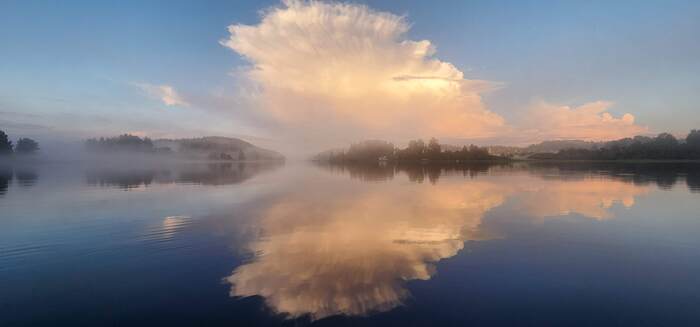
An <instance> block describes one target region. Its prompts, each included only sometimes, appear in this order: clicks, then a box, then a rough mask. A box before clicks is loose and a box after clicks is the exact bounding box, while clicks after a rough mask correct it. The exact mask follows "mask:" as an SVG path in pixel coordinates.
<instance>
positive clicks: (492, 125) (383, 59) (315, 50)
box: [221, 1, 504, 138]
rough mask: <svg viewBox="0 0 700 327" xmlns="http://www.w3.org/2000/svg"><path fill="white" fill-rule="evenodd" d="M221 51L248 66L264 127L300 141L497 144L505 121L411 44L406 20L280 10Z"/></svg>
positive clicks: (317, 5) (318, 8)
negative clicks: (299, 135)
mask: <svg viewBox="0 0 700 327" xmlns="http://www.w3.org/2000/svg"><path fill="white" fill-rule="evenodd" d="M228 29H229V32H230V36H229V38H228V39H225V40H222V41H221V44H222V45H224V46H226V47H228V48H231V49H233V50H234V51H236V52H237V53H238V54H240V55H242V56H243V57H245V58H246V59H247V60H248V61H249V62H250V63H251V67H250V69H248V70H247V71H246V72H245V74H246V76H247V78H248V80H249V81H251V82H252V83H254V84H255V85H257V86H259V88H258V89H259V92H260V94H259V98H258V102H257V104H256V105H257V106H258V108H259V109H260V111H261V112H262V113H263V114H264V115H265V116H266V117H268V118H270V119H272V120H274V121H277V122H279V123H280V125H283V126H287V127H289V128H290V129H293V130H296V131H302V132H303V133H308V132H316V133H318V134H319V135H321V134H323V135H335V136H341V135H342V136H346V137H349V138H358V137H366V136H368V135H378V136H382V137H389V138H391V137H394V138H400V137H418V136H420V137H428V136H439V137H440V136H443V137H468V138H478V137H487V136H492V135H495V134H497V133H498V132H499V130H500V129H501V128H502V127H503V126H504V120H503V118H502V117H501V116H499V115H498V114H496V113H493V112H491V111H489V110H487V109H486V107H485V106H484V104H483V103H482V97H481V95H482V93H483V92H485V91H487V90H489V89H493V88H495V87H497V84H496V83H490V82H487V81H479V80H469V79H465V78H464V74H463V73H462V72H461V71H460V70H459V69H457V68H456V67H455V66H453V65H452V64H450V63H448V62H444V61H440V60H438V59H435V58H434V57H433V55H434V54H435V47H434V46H433V45H432V44H431V43H430V41H427V40H422V41H412V40H409V39H407V37H406V32H407V31H408V29H409V24H408V23H407V22H406V21H405V19H404V18H403V17H400V16H396V15H393V14H390V13H385V12H378V11H374V10H372V9H370V8H368V7H366V6H363V5H356V4H341V3H327V2H314V1H309V2H306V1H286V2H284V3H283V5H281V6H279V7H274V8H271V9H269V10H267V11H265V12H264V14H263V16H262V19H261V22H260V23H259V24H257V25H231V26H229V28H228Z"/></svg>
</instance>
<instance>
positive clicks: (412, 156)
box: [326, 138, 504, 162]
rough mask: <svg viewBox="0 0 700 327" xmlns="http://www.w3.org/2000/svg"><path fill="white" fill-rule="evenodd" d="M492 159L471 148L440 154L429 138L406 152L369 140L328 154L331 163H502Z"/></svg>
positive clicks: (438, 147) (433, 141)
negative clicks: (490, 161) (469, 161)
mask: <svg viewBox="0 0 700 327" xmlns="http://www.w3.org/2000/svg"><path fill="white" fill-rule="evenodd" d="M503 159H504V158H503V157H496V156H492V155H490V154H489V153H488V150H487V149H485V148H479V147H477V146H474V145H471V146H469V147H463V148H462V149H461V150H459V151H443V150H442V146H441V145H440V143H439V142H438V140H437V139H435V138H432V139H430V141H429V142H428V144H427V145H426V143H425V142H424V141H423V140H420V139H418V140H412V141H410V142H409V143H408V147H406V148H405V149H399V148H396V147H394V145H393V144H391V143H389V142H386V141H379V140H371V141H363V142H360V143H355V144H352V145H351V146H350V148H348V150H347V151H345V152H341V153H330V154H329V155H328V157H327V158H326V160H327V161H330V162H377V161H383V160H386V161H463V160H464V161H466V160H503Z"/></svg>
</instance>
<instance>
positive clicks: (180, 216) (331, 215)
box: [0, 164, 700, 326]
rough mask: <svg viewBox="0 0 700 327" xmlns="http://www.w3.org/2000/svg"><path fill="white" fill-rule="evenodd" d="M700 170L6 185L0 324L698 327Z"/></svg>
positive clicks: (334, 169)
mask: <svg viewBox="0 0 700 327" xmlns="http://www.w3.org/2000/svg"><path fill="white" fill-rule="evenodd" d="M698 191H700V166H698V165H694V164H636V165H632V164H596V165H592V164H587V165H586V164H576V165H572V164H569V165H554V164H550V165H505V166H504V165H500V166H499V165H496V166H489V165H469V166H442V167H434V166H399V167H394V166H315V165H311V164H287V165H284V166H283V165H275V164H267V165H259V164H257V165H254V164H213V165H206V164H201V165H196V164H188V165H166V166H156V167H150V168H138V169H126V168H119V167H112V168H106V167H102V168H98V167H91V166H80V167H75V166H69V165H59V164H53V165H49V164H47V165H37V166H32V167H29V166H25V167H21V168H18V167H15V168H11V167H0V326H155V325H168V326H251V325H270V326H275V325H293V326H297V325H306V324H316V325H320V326H334V325H353V326H355V325H360V326H361V325H367V326H378V325H387V326H400V325H406V326H436V325H453V326H555V325H556V326H609V325H620V326H697V325H700V214H699V213H700V193H698Z"/></svg>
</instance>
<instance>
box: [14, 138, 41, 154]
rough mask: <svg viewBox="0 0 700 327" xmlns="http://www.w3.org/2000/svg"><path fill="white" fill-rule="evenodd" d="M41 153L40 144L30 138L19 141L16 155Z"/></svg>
mask: <svg viewBox="0 0 700 327" xmlns="http://www.w3.org/2000/svg"><path fill="white" fill-rule="evenodd" d="M37 151H39V143H37V142H36V141H34V140H32V139H30V138H21V139H19V140H17V145H16V146H15V153H17V154H34V153H36V152H37Z"/></svg>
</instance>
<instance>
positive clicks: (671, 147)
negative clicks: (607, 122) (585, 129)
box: [531, 130, 700, 160]
mask: <svg viewBox="0 0 700 327" xmlns="http://www.w3.org/2000/svg"><path fill="white" fill-rule="evenodd" d="M531 158H532V159H541V160H698V159H700V130H692V131H691V132H690V133H689V134H688V136H687V137H686V138H685V139H680V140H679V139H677V138H676V137H675V136H673V135H671V134H669V133H661V134H659V135H657V136H656V137H646V136H636V137H634V138H625V139H621V140H617V141H612V142H607V143H605V145H604V146H602V147H600V148H597V149H567V150H561V151H559V152H558V153H541V154H535V155H533V156H532V157H531Z"/></svg>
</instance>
